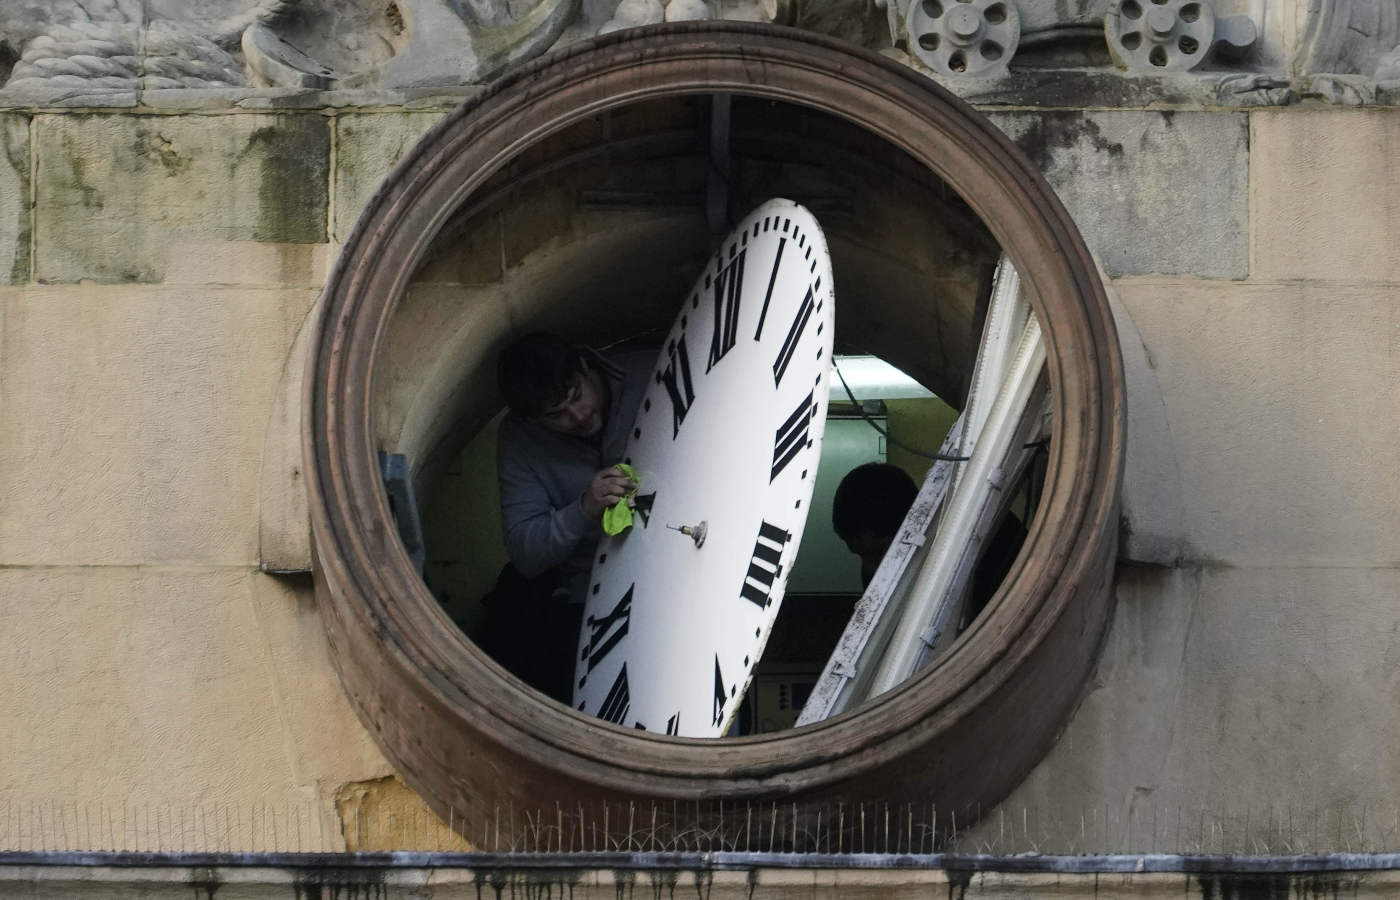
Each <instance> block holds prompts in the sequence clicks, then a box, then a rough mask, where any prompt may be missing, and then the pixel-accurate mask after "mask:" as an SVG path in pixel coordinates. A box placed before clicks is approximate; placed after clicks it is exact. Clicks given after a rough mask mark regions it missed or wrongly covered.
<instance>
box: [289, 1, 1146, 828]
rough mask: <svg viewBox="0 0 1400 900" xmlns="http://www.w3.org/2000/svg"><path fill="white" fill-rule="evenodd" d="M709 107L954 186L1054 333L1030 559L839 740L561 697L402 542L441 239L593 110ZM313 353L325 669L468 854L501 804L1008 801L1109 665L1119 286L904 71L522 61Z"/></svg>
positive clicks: (788, 38)
mask: <svg viewBox="0 0 1400 900" xmlns="http://www.w3.org/2000/svg"><path fill="white" fill-rule="evenodd" d="M711 93H729V94H742V95H748V96H752V97H759V98H768V99H772V100H777V101H783V102H790V103H797V104H802V105H804V106H808V107H812V108H815V109H818V110H822V111H825V112H828V113H830V114H832V115H835V116H838V117H840V118H843V119H845V120H847V121H849V122H852V123H854V124H856V125H858V126H860V127H861V128H863V129H865V130H867V131H868V132H870V133H872V134H874V135H877V136H878V137H880V138H882V139H883V140H885V141H888V142H889V143H890V144H892V145H894V146H896V147H898V148H900V149H901V150H902V151H904V152H905V153H907V154H909V155H910V156H911V157H913V158H914V159H916V160H918V161H919V162H921V163H922V164H924V165H926V166H927V167H928V168H929V169H931V170H932V171H933V172H935V173H936V174H937V175H938V176H939V177H941V178H942V179H943V180H944V181H946V182H947V183H948V184H949V185H950V186H951V187H952V188H953V189H954V190H955V191H957V193H958V194H960V195H961V196H962V197H963V198H964V199H965V200H966V201H967V203H968V204H969V205H970V206H971V207H972V209H973V210H974V211H975V212H976V213H977V215H978V216H979V217H980V218H981V219H982V221H983V222H984V223H986V225H987V227H988V228H989V229H990V231H991V232H992V234H993V236H994V237H995V238H996V240H997V241H998V242H999V243H1000V245H1001V246H1002V248H1003V250H1004V251H1005V253H1006V254H1007V256H1008V258H1009V259H1010V260H1011V261H1012V262H1013V263H1014V265H1015V266H1016V268H1017V270H1018V271H1019V272H1020V275H1021V278H1022V283H1023V285H1024V287H1025V289H1026V291H1027V292H1028V294H1029V296H1030V298H1031V302H1032V306H1033V307H1034V310H1035V312H1036V315H1037V316H1038V317H1039V319H1040V321H1041V322H1042V323H1043V327H1044V330H1045V343H1046V350H1047V365H1048V371H1049V377H1050V385H1051V394H1052V401H1051V403H1052V413H1053V422H1054V429H1053V437H1052V443H1051V447H1050V460H1049V467H1048V472H1047V476H1046V482H1045V488H1044V493H1043V499H1042V503H1041V507H1040V511H1039V512H1038V514H1037V517H1036V519H1035V521H1034V522H1033V523H1032V525H1031V527H1030V534H1029V537H1028V539H1027V543H1026V547H1025V549H1024V550H1023V552H1022V554H1021V557H1020V560H1019V562H1018V563H1017V565H1016V566H1015V567H1014V568H1013V570H1012V571H1011V573H1010V574H1009V575H1008V576H1007V578H1006V580H1005V582H1004V583H1003V585H1002V588H1001V590H1000V591H999V593H998V595H997V597H996V598H994V599H993V601H992V602H991V604H989V607H988V609H987V611H986V612H985V613H984V614H983V616H982V617H981V618H980V619H979V620H978V621H977V622H976V623H975V624H974V626H973V627H972V628H970V629H969V630H968V631H967V632H966V633H965V634H963V635H962V636H961V637H960V638H959V639H958V640H957V641H956V642H955V643H954V644H953V646H952V647H951V648H950V650H949V651H948V652H947V653H946V654H945V655H944V656H942V657H940V658H939V659H938V660H937V661H936V662H935V663H934V664H933V665H931V666H929V667H928V668H926V669H924V670H923V671H921V672H920V673H919V674H918V675H916V676H915V677H913V678H911V679H909V680H908V681H907V682H905V683H904V684H902V685H900V686H899V687H897V688H895V689H894V690H891V691H889V692H887V693H885V694H882V695H880V696H878V697H876V698H875V699H873V700H872V701H870V702H868V703H866V704H865V705H863V706H860V707H858V708H856V709H854V710H852V711H850V712H847V713H844V714H842V715H839V716H836V717H834V718H831V719H828V720H825V721H821V722H818V723H815V724H812V725H809V726H806V727H803V728H798V729H793V730H791V731H786V732H781V733H777V734H771V735H763V736H757V737H749V738H735V739H686V738H675V737H666V736H664V735H656V734H649V733H645V732H639V731H635V730H632V729H626V728H622V727H618V726H614V725H611V724H608V723H606V722H602V721H600V720H598V719H596V718H594V717H592V716H588V715H584V714H582V713H579V712H577V711H575V710H571V709H568V708H566V707H564V706H562V705H560V704H556V703H554V702H552V701H549V700H548V699H546V698H544V697H543V696H540V695H538V694H535V693H534V692H532V691H530V690H528V689H526V688H525V687H523V686H522V685H521V683H520V682H518V681H516V680H515V679H514V678H513V677H512V676H510V675H509V674H508V673H507V672H505V671H504V670H503V669H502V668H500V667H499V666H498V665H496V664H495V663H494V662H492V661H491V660H490V659H489V658H488V657H487V656H486V655H485V654H483V653H482V652H481V651H480V650H478V649H477V648H476V647H475V646H474V645H473V644H472V643H471V642H470V641H469V640H468V639H467V638H466V637H465V636H464V635H463V634H462V633H461V632H460V631H458V630H457V629H456V628H455V627H453V626H452V625H451V623H450V622H449V621H448V620H447V618H446V616H445V615H444V614H443V612H442V611H441V609H440V608H439V607H438V605H437V603H436V602H435V600H434V598H433V597H432V596H431V595H430V593H429V592H428V590H427V588H426V586H425V585H424V583H423V581H422V579H421V578H420V577H419V575H418V574H417V571H416V569H415V567H414V565H413V563H412V562H411V560H410V559H409V557H408V554H407V553H406V552H405V550H404V547H403V545H402V543H401V542H400V541H399V539H398V537H397V534H396V531H395V528H394V526H393V522H392V519H391V514H390V510H389V505H388V502H387V500H386V497H385V494H384V491H383V486H382V482H381V480H380V478H379V473H378V468H377V465H376V452H377V450H378V449H379V448H377V447H376V446H375V440H374V428H373V423H372V422H371V412H370V410H371V409H372V406H371V403H370V402H369V398H370V397H371V395H372V394H373V388H374V385H373V381H374V378H375V372H376V369H375V364H376V359H377V358H378V357H379V356H380V354H381V351H382V349H383V343H384V339H385V334H386V332H387V330H388V323H389V321H390V320H391V318H392V316H393V313H394V310H395V308H396V306H397V305H398V303H399V301H400V300H401V299H402V298H403V296H404V294H405V291H406V289H407V286H408V284H409V283H410V281H411V279H412V277H413V274H414V272H415V271H416V270H417V269H418V267H419V266H420V264H421V263H422V261H423V259H424V255H425V253H426V252H427V248H428V247H429V246H430V244H431V242H432V240H433V239H434V237H435V236H436V235H438V233H439V232H440V231H441V230H442V229H443V227H444V223H445V222H447V221H448V220H449V219H450V217H451V215H452V214H453V212H454V211H455V210H457V209H459V208H461V207H462V206H463V205H464V204H466V203H469V202H470V201H471V198H472V196H473V192H474V191H477V190H478V189H480V188H481V187H482V186H483V184H485V183H486V182H488V181H489V180H490V179H491V178H492V176H496V175H499V173H501V171H502V170H503V169H504V168H505V167H506V166H508V165H509V164H510V163H511V161H512V160H513V159H515V158H518V157H519V156H520V155H521V154H523V153H525V152H527V151H528V150H529V148H530V147H531V146H532V145H534V144H535V143H537V142H538V141H540V140H542V139H543V138H544V137H546V136H548V135H550V134H552V133H557V132H558V131H559V130H560V129H563V128H566V127H568V126H570V125H571V124H573V123H576V122H578V121H580V120H582V119H583V118H585V117H587V116H591V115H596V114H598V113H599V112H600V111H604V110H608V109H612V108H618V107H622V106H625V105H627V104H629V103H635V102H639V101H642V100H646V99H648V98H655V97H664V96H675V95H682V94H711ZM836 278H837V280H838V282H839V279H840V273H839V272H837V273H836ZM838 291H839V284H838ZM311 345H312V346H311V358H310V359H309V361H308V365H309V369H308V372H307V377H306V385H307V388H306V392H307V393H306V401H307V406H306V408H307V410H308V413H307V416H306V418H305V421H304V423H303V431H304V448H305V462H306V467H307V471H308V473H310V477H309V478H308V484H309V492H310V509H311V518H312V531H313V540H314V548H315V553H314V556H315V582H316V594H317V599H318V602H319V605H320V608H321V611H322V617H323V620H324V623H325V627H326V629H327V634H328V637H329V641H330V646H331V649H332V656H333V660H334V664H335V666H336V668H337V670H338V672H339V675H340V679H341V683H342V685H343V687H344V690H345V691H346V694H347V696H348V698H349V699H350V702H351V704H352V705H353V707H354V708H355V710H356V712H357V713H358V715H359V716H360V718H361V720H362V721H363V722H364V724H365V725H366V727H367V728H368V729H369V730H370V731H371V733H372V734H373V735H374V737H375V739H376V740H377V742H378V744H379V746H380V747H381V749H382V750H383V751H384V753H385V755H386V756H387V757H388V758H389V759H390V761H391V762H392V763H393V764H394V765H395V766H396V767H397V769H398V770H399V772H400V774H401V775H402V776H403V778H404V779H405V780H406V781H407V782H408V783H409V784H410V785H411V786H412V787H413V788H414V789H415V790H417V791H419V792H420V793H421V794H422V795H423V796H424V798H425V799H426V800H427V801H428V802H429V803H430V805H432V806H433V808H434V809H435V810H436V811H437V812H438V813H439V814H440V815H441V816H442V817H443V819H444V821H449V819H450V820H451V821H452V822H453V823H454V825H455V826H456V827H459V828H461V830H462V831H463V833H464V834H471V833H472V832H473V831H474V830H476V829H478V828H479V824H480V823H477V822H475V821H474V818H473V817H474V816H476V815H490V814H491V812H492V811H493V810H495V809H498V808H503V807H505V806H506V805H507V804H509V805H510V806H512V807H513V808H515V809H520V810H526V809H531V808H548V809H553V808H554V807H555V804H556V803H561V802H596V801H599V800H624V799H628V798H668V799H670V798H675V799H725V800H745V799H747V800H758V799H765V800H766V799H783V800H793V801H797V800H826V801H840V800H860V801H866V802H869V801H872V800H875V801H878V800H888V801H892V802H898V803H900V804H903V803H906V802H917V803H924V804H927V803H934V804H937V805H938V806H939V807H940V808H944V809H952V810H965V809H972V808H975V807H976V806H978V805H983V806H989V805H990V804H992V803H994V802H995V801H996V800H998V799H1000V798H1001V797H1003V796H1005V795H1006V793H1007V792H1008V791H1009V790H1010V789H1011V788H1012V787H1014V786H1015V785H1016V784H1017V783H1018V782H1019V781H1020V780H1021V779H1022V778H1023V777H1024V776H1025V775H1026V773H1027V772H1029V770H1030V769H1031V767H1032V766H1034V765H1035V763H1036V762H1038V761H1039V760H1040V758H1041V757H1042V756H1043V755H1044V753H1045V752H1046V751H1047V750H1048V748H1049V747H1050V745H1051V743H1052V742H1053V739H1054V736H1055V735H1056V734H1057V733H1058V731H1059V730H1060V728H1061V727H1062V725H1063V724H1064V722H1065V720H1066V718H1067V717H1068V715H1069V712H1070V710H1071V709H1072V708H1073V705H1074V704H1075V702H1076V701H1077V699H1078V697H1079V695H1080V691H1081V688H1082V685H1083V682H1084V680H1085V678H1086V676H1087V674H1088V672H1089V671H1090V669H1091V668H1092V666H1093V664H1094V661H1095V658H1096V655H1097V652H1098V648H1099V644H1100V641H1101V639H1102V636H1103V633H1104V631H1105V628H1106V626H1107V623H1108V617H1109V613H1110V609H1111V603H1112V576H1113V559H1114V552H1115V548H1116V539H1117V522H1118V513H1117V509H1118V492H1119V482H1120V477H1121V469H1122V454H1123V444H1124V386H1123V372H1122V364H1121V360H1120V358H1119V353H1118V345H1117V337H1116V335H1115V332H1114V329H1113V323H1112V318H1111V316H1110V313H1109V309H1108V302H1107V300H1106V297H1105V293H1104V287H1103V284H1102V282H1101V281H1100V280H1099V276H1098V274H1097V272H1096V270H1095V268H1094V265H1093V262H1092V261H1091V258H1090V255H1089V253H1088V251H1087V249H1086V248H1085V246H1084V243H1083V240H1082V238H1081V237H1080V236H1079V234H1078V232H1077V230H1076V229H1075V227H1074V225H1073V223H1072V222H1071V220H1070V219H1069V217H1068V215H1067V214H1066V213H1065V211H1064V209H1063V207H1062V206H1061V204H1060V203H1059V201H1058V200H1057V199H1056V198H1055V197H1054V195H1053V193H1052V192H1051V191H1050V189H1049V188H1048V186H1047V185H1046V184H1045V182H1044V180H1043V179H1042V178H1041V177H1040V175H1039V174H1038V173H1036V172H1035V171H1034V170H1033V169H1032V168H1031V166H1030V164H1029V163H1028V162H1027V161H1026V159H1025V158H1024V157H1023V156H1022V155H1021V154H1020V153H1019V152H1018V151H1017V150H1016V149H1015V148H1014V147H1013V146H1012V145H1011V144H1010V143H1009V142H1008V141H1007V140H1006V139H1005V138H1004V137H1003V136H1002V135H1001V134H1000V132H998V131H997V130H996V129H995V127H994V126H992V125H991V124H990V123H989V122H988V121H987V120H986V119H985V118H984V117H982V116H981V115H979V114H978V113H977V112H975V111H974V110H972V109H971V108H970V107H968V106H967V105H966V104H964V103H962V102H961V101H959V100H957V99H956V98H954V97H953V96H952V95H950V94H949V93H948V92H946V91H945V90H943V89H941V88H939V87H938V86H937V85H935V84H934V83H933V82H931V81H929V80H927V79H926V78H924V77H923V76H921V75H919V74H917V73H915V72H912V71H910V70H908V69H905V68H902V67H900V66H898V65H895V64H894V63H891V62H889V61H888V60H885V59H882V58H880V57H878V56H875V55H872V54H869V53H865V52H863V51H860V50H858V49H855V48H853V47H850V46H848V45H845V44H843V43H840V42H838V41H835V40H832V39H829V38H825V37H821V36H818V35H814V34H807V33H801V32H796V31H792V30H789V29H781V28H777V27H772V26H758V25H749V24H742V23H726V22H717V23H685V24H681V25H668V26H658V27H655V28H649V29H640V30H636V31H630V32H620V33H617V34H613V35H609V36H607V37H605V38H599V39H597V40H594V41H590V42H585V43H583V44H580V45H576V46H573V47H571V48H569V49H568V50H566V51H564V52H563V53H562V54H559V55H555V56H551V57H548V58H545V59H542V60H539V61H537V62H536V63H533V64H530V65H527V66H524V67H522V68H521V69H519V70H517V71H516V72H514V73H512V74H511V75H509V76H507V77H505V78H503V79H502V80H501V81H500V82H498V83H497V84H495V85H494V86H493V87H492V88H491V90H489V91H488V92H487V93H486V94H485V95H483V96H481V97H479V98H477V99H475V100H473V101H471V102H469V103H468V104H467V105H465V106H464V107H462V108H461V109H459V110H457V111H456V112H455V113H453V114H452V115H450V116H448V117H447V118H446V119H444V120H443V121H442V122H441V123H439V125H438V126H437V127H435V128H434V129H433V130H432V131H431V132H430V133H429V134H428V135H426V136H425V137H424V139H423V140H422V141H421V142H420V143H419V145H418V146H417V148H416V149H415V150H414V151H413V152H412V153H410V154H409V155H408V156H407V157H406V158H405V159H404V160H403V161H402V162H401V163H400V164H399V166H398V167H397V168H396V169H395V170H394V172H393V173H392V174H391V175H390V177H389V179H388V180H387V181H386V183H385V184H384V185H383V186H382V187H381V189H380V190H379V192H378V193H377V194H376V196H375V197H374V199H373V200H372V201H371V202H370V204H369V205H368V207H367V208H366V210H365V211H364V213H363V214H362V216H361V219H360V221H359V223H358V225H357V226H356V228H355V230H354V233H353V234H352V235H351V237H350V238H349V240H348V241H347V243H346V244H345V246H344V248H343V250H342V253H341V256H340V258H339V260H338V261H337V263H336V265H335V267H334V270H333V271H332V274H331V277H330V279H329V281H328V283H327V285H326V289H325V292H324V295H323V298H322V303H321V308H320V311H319V320H318V323H317V326H316V329H315V331H314V333H313V335H312V341H311Z"/></svg>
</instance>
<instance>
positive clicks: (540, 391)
mask: <svg viewBox="0 0 1400 900" xmlns="http://www.w3.org/2000/svg"><path fill="white" fill-rule="evenodd" d="M584 368H585V364H584V360H583V354H582V353H581V352H580V351H579V348H578V347H577V346H575V345H573V344H570V343H569V342H568V341H566V340H564V339H563V338H561V337H559V336H558V335H555V334H549V333H547V332H543V331H537V332H534V333H532V334H527V335H525V336H524V337H522V338H520V339H518V340H516V341H515V342H514V343H512V344H511V345H510V346H508V347H506V348H505V349H504V350H502V351H501V355H500V357H498V358H497V360H496V384H497V386H499V387H500V390H501V396H502V397H504V398H505V401H506V405H507V406H509V407H510V408H511V410H512V411H513V412H515V413H518V414H519V415H522V416H526V417H527V418H528V417H531V416H538V415H540V414H541V413H543V412H545V411H546V410H548V409H549V408H551V407H553V406H557V405H558V404H559V403H560V402H562V401H563V399H564V396H565V393H566V392H567V391H568V389H569V385H570V384H571V383H572V382H573V380H574V376H575V375H577V374H578V373H580V372H582V371H583V370H584Z"/></svg>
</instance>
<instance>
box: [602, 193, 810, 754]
mask: <svg viewBox="0 0 1400 900" xmlns="http://www.w3.org/2000/svg"><path fill="white" fill-rule="evenodd" d="M833 306H834V303H833V295H832V276H831V258H830V256H829V254H828V252H827V248H826V239H825V238H824V237H823V235H822V232H821V229H820V228H819V227H818V225H817V223H816V220H815V219H814V218H812V215H811V213H809V212H808V211H807V210H805V209H803V208H802V207H800V206H798V205H797V204H795V203H793V202H792V201H790V200H770V201H768V202H767V203H765V204H763V205H762V206H760V207H759V208H758V209H757V210H755V211H754V212H753V213H751V214H750V215H749V216H748V217H747V218H746V219H745V220H744V221H743V222H741V223H740V224H739V226H738V227H737V228H736V229H735V231H734V232H733V233H732V234H730V235H729V237H728V238H726V239H725V240H724V242H723V243H722V244H721V245H720V249H719V252H718V253H716V255H715V256H714V257H713V258H712V259H711V260H710V261H709V263H707V265H706V267H705V271H704V274H703V275H701V277H700V279H699V281H698V282H697V284H696V285H695V288H694V290H693V291H692V292H691V294H690V295H689V296H687V297H686V299H685V302H684V304H683V305H682V308H681V311H680V314H679V316H678V317H677V319H676V322H675V324H674V325H673V326H672V328H671V332H670V334H669V335H668V336H667V338H666V342H665V344H664V345H663V347H662V351H661V354H660V357H659V359H658V361H657V364H656V368H655V371H654V372H653V374H652V376H651V380H650V383H649V385H648V389H647V392H646V396H645V399H644V400H643V401H642V405H641V408H640V409H639V410H638V412H637V419H636V423H635V426H634V429H633V431H632V435H631V438H630V440H629V443H628V447H627V458H628V460H629V461H630V463H631V465H632V466H633V467H634V468H635V469H636V470H637V471H638V473H639V474H640V475H641V477H642V484H641V488H640V490H639V492H638V496H637V514H636V517H635V520H634V524H633V526H632V528H630V529H628V530H627V531H625V532H623V533H622V534H621V535H619V536H617V537H612V538H605V539H604V540H603V541H602V543H601V544H600V545H599V548H598V556H597V558H596V559H595V560H594V565H593V574H592V580H591V582H590V587H589V594H588V598H587V607H586V613H585V616H584V624H583V629H582V633H581V634H580V637H579V661H578V666H577V670H576V673H575V681H574V685H575V687H574V706H575V707H576V708H577V709H580V710H582V711H584V712H588V713H592V714H593V715H596V716H599V717H600V718H603V719H606V720H608V721H610V722H613V723H616V724H618V725H622V726H625V727H629V728H639V729H645V730H648V731H656V732H662V733H665V734H675V735H683V736H693V737H717V736H719V735H722V734H724V733H725V731H726V730H727V729H728V727H729V724H730V721H731V720H732V719H733V717H734V714H735V712H736V711H737V710H738V707H739V704H740V701H741V700H742V699H743V696H744V691H745V689H746V688H747V687H748V682H749V679H750V678H751V677H752V674H753V668H754V665H755V664H756V663H757V662H758V658H759V655H760V654H761V653H762V652H763V646H764V644H765V643H766V642H767V640H768V635H769V633H770V631H771V630H772V627H773V621H774V619H775V618H776V616H777V613H778V606H779V604H780V603H781V601H782V597H783V588H784V585H785V584H786V582H787V576H788V571H789V570H790V569H791V567H792V562H793V560H794V559H795V558H796V557H797V547H798V543H799V542H800V541H801V539H802V529H803V525H804V523H805V521H806V518H807V507H808V505H809V502H810V500H811V496H812V485H813V482H814V481H815V479H816V466H817V459H818V458H819V456H820V454H821V436H822V430H823V427H824V425H825V422H826V397H827V375H828V371H829V366H830V361H831V341H832V333H833V331H834V330H835V327H834V318H833V315H834V309H833ZM682 528H684V529H686V530H685V531H682V530H680V529H682ZM702 529H703V533H702Z"/></svg>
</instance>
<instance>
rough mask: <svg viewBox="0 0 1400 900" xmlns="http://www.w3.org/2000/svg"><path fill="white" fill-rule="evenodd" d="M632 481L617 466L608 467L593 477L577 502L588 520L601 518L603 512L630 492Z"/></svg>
mask: <svg viewBox="0 0 1400 900" xmlns="http://www.w3.org/2000/svg"><path fill="white" fill-rule="evenodd" d="M632 487H633V485H632V479H630V478H628V477H627V476H626V475H624V474H622V470H621V469H619V468H618V467H617V466H608V467H607V468H606V469H603V470H602V471H600V472H598V474H596V475H594V476H593V480H592V481H590V482H589V483H588V487H587V488H586V489H585V490H584V492H583V497H582V498H580V500H579V502H580V503H581V504H582V506H583V511H584V512H585V513H586V514H587V515H588V517H589V518H590V519H597V518H601V517H602V515H603V510H605V509H607V508H608V507H610V506H613V505H615V504H616V503H617V501H619V500H621V499H622V498H623V497H626V496H627V495H628V493H630V492H631V490H632Z"/></svg>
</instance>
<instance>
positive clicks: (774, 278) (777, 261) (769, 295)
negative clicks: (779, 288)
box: [753, 237, 787, 340]
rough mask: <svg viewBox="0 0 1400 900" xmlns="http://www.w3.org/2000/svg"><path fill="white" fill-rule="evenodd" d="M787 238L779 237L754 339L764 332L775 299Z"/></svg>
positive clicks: (754, 331)
mask: <svg viewBox="0 0 1400 900" xmlns="http://www.w3.org/2000/svg"><path fill="white" fill-rule="evenodd" d="M786 243H787V238H785V237H780V238H778V252H777V253H774V254H773V271H771V272H769V273H768V290H767V291H766V292H764V294H763V308H762V309H760V310H759V311H758V327H757V328H755V329H754V330H753V339H754V340H758V339H759V337H760V336H761V335H762V334H763V320H764V319H767V318H768V302H769V301H770V300H772V299H773V285H775V284H777V283H778V267H779V266H781V265H782V264H783V245H784V244H786Z"/></svg>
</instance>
